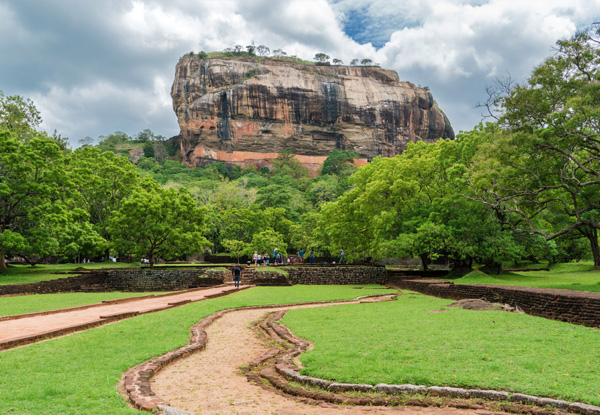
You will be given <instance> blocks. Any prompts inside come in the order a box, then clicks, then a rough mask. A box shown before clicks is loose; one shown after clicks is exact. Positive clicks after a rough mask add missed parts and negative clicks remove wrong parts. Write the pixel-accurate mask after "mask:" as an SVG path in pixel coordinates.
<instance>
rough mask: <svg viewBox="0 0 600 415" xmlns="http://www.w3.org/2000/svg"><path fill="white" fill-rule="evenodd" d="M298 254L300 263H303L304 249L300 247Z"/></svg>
mask: <svg viewBox="0 0 600 415" xmlns="http://www.w3.org/2000/svg"><path fill="white" fill-rule="evenodd" d="M298 256H299V257H300V263H301V264H304V249H301V250H300V251H299V252H298Z"/></svg>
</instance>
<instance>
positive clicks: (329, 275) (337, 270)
mask: <svg viewBox="0 0 600 415" xmlns="http://www.w3.org/2000/svg"><path fill="white" fill-rule="evenodd" d="M288 278H289V280H290V282H291V283H292V284H293V285H296V284H307V285H313V284H321V285H327V284H335V285H352V284H385V283H386V282H387V279H388V276H387V271H386V269H385V268H384V267H344V266H332V267H319V268H312V267H311V268H290V270H289V271H288Z"/></svg>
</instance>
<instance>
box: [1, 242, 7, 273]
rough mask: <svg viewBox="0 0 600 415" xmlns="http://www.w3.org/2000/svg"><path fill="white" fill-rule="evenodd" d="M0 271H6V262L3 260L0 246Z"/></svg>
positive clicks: (2, 249) (2, 251) (2, 250)
mask: <svg viewBox="0 0 600 415" xmlns="http://www.w3.org/2000/svg"><path fill="white" fill-rule="evenodd" d="M0 269H6V260H5V259H4V248H2V247H1V246H0Z"/></svg>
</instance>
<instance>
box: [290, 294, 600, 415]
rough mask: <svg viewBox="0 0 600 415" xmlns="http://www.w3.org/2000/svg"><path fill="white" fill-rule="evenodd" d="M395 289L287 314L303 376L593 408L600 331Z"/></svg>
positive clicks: (599, 400) (598, 391)
mask: <svg viewBox="0 0 600 415" xmlns="http://www.w3.org/2000/svg"><path fill="white" fill-rule="evenodd" d="M451 302H452V301H451V300H444V299H438V298H433V297H427V296H424V295H421V294H418V293H411V292H405V294H404V295H403V296H400V297H399V300H398V301H396V302H387V303H374V304H362V305H342V306H338V307H330V308H325V309H304V310H293V311H290V312H288V313H287V315H286V316H285V318H284V320H283V322H284V323H285V324H286V325H287V326H288V327H289V328H290V329H292V330H293V332H294V333H295V334H297V335H298V336H301V337H303V338H305V339H308V340H310V341H311V342H313V343H314V344H315V347H314V349H313V350H312V351H311V352H309V353H307V354H305V355H302V356H301V358H300V359H301V361H302V363H303V365H304V366H305V369H304V370H303V371H302V372H303V373H304V374H306V375H310V376H317V377H322V378H326V379H330V380H335V381H339V382H356V383H370V384H375V383H380V382H381V383H388V384H403V383H411V384H423V385H447V386H456V387H466V388H482V389H497V390H507V391H513V392H522V393H527V394H533V395H541V396H552V397H556V398H563V399H567V400H570V401H584V402H588V403H591V404H595V405H598V404H600V376H598V375H599V372H598V362H599V361H600V348H599V347H598V345H599V344H600V331H599V330H596V329H592V328H587V327H582V326H576V325H571V324H568V323H562V322H557V321H552V320H546V319H543V318H540V317H532V316H527V315H524V314H513V313H507V312H502V311H467V310H462V309H458V308H448V309H446V311H444V312H441V313H440V312H432V310H438V309H444V306H445V305H447V304H449V303H451Z"/></svg>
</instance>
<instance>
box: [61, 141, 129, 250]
mask: <svg viewBox="0 0 600 415" xmlns="http://www.w3.org/2000/svg"><path fill="white" fill-rule="evenodd" d="M69 174H70V177H71V180H72V182H73V186H74V188H75V190H76V196H75V197H74V198H73V199H72V200H71V201H70V204H71V206H72V207H73V208H80V209H82V210H83V211H84V212H86V213H87V215H88V217H89V221H90V223H91V224H92V225H93V227H94V230H95V231H96V232H97V233H98V234H99V235H100V236H101V237H102V238H104V239H106V240H109V239H110V234H109V232H108V230H107V226H108V222H109V219H110V218H111V217H112V215H113V214H114V213H115V212H116V211H117V210H118V209H119V208H120V207H121V203H122V202H123V200H124V199H125V198H127V197H128V196H130V195H131V194H132V193H133V192H135V191H136V190H138V189H139V185H140V175H139V173H138V172H137V170H136V168H135V166H134V165H133V164H132V163H131V162H130V161H129V160H128V159H127V157H122V156H117V155H116V154H114V153H112V152H110V151H105V152H101V150H100V149H98V148H95V147H83V148H80V149H78V150H76V151H75V152H73V155H72V160H71V167H70V170H69ZM105 254H106V256H108V250H107V251H106V253H105ZM107 259H108V258H107Z"/></svg>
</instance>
